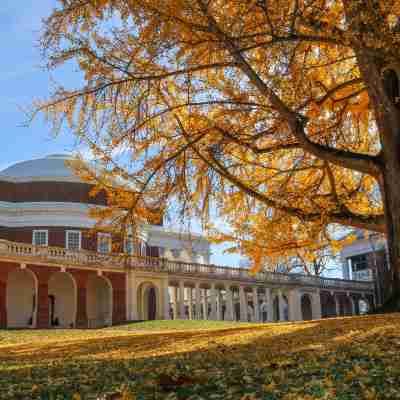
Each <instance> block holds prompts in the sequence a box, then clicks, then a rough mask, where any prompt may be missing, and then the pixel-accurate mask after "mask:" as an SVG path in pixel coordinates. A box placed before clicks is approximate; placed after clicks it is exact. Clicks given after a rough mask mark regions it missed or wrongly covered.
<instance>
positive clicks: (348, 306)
mask: <svg viewBox="0 0 400 400" xmlns="http://www.w3.org/2000/svg"><path fill="white" fill-rule="evenodd" d="M342 304H343V313H342V315H345V316H349V315H353V305H352V299H351V298H350V296H343V297H342Z"/></svg>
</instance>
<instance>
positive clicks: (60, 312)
mask: <svg viewBox="0 0 400 400" xmlns="http://www.w3.org/2000/svg"><path fill="white" fill-rule="evenodd" d="M48 296H49V314H50V318H49V321H50V326H53V327H61V328H73V327H74V326H75V320H76V304H77V301H76V299H77V287H76V282H75V279H74V278H73V276H72V275H71V274H69V273H68V272H56V273H54V274H52V275H51V277H50V279H49V283H48Z"/></svg>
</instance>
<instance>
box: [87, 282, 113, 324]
mask: <svg viewBox="0 0 400 400" xmlns="http://www.w3.org/2000/svg"><path fill="white" fill-rule="evenodd" d="M112 290H113V289H112V285H111V283H110V281H109V280H108V279H107V278H105V277H103V276H98V275H96V276H91V277H90V278H89V279H88V282H87V298H86V300H87V302H86V307H87V316H88V326H89V328H96V327H101V326H110V325H111V324H112V307H113V301H112V299H113V293H112Z"/></svg>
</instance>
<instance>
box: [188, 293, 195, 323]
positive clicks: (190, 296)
mask: <svg viewBox="0 0 400 400" xmlns="http://www.w3.org/2000/svg"><path fill="white" fill-rule="evenodd" d="M187 292H188V306H189V319H194V318H193V288H191V287H190V288H188V291H187Z"/></svg>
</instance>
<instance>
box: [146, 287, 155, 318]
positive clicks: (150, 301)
mask: <svg viewBox="0 0 400 400" xmlns="http://www.w3.org/2000/svg"><path fill="white" fill-rule="evenodd" d="M147 291H148V293H147V319H149V320H150V321H153V320H155V319H156V313H157V296H156V289H155V287H154V286H152V287H149V288H148V289H147Z"/></svg>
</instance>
